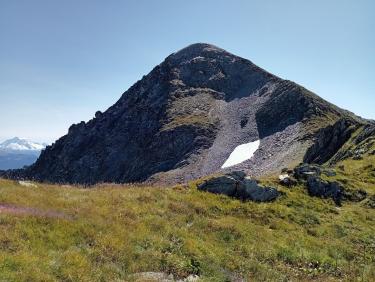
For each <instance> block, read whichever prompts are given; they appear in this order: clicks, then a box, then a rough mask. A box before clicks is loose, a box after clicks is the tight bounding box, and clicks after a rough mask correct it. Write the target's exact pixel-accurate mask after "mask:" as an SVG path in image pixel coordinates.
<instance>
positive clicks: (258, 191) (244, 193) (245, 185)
mask: <svg viewBox="0 0 375 282" xmlns="http://www.w3.org/2000/svg"><path fill="white" fill-rule="evenodd" d="M198 189H199V190H201V191H206V192H210V193H214V194H223V195H227V196H230V197H234V198H237V199H241V200H244V201H246V200H249V201H255V202H271V201H274V200H276V199H277V198H278V197H279V196H280V192H278V191H277V190H276V189H275V188H272V187H263V186H261V185H259V184H258V183H257V181H256V180H254V179H250V178H247V177H246V174H245V173H244V172H240V171H234V172H232V173H228V174H225V175H221V176H217V177H213V178H211V179H209V180H207V181H205V182H204V183H202V184H200V185H199V186H198Z"/></svg>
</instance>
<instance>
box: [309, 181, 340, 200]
mask: <svg viewBox="0 0 375 282" xmlns="http://www.w3.org/2000/svg"><path fill="white" fill-rule="evenodd" d="M307 189H308V192H309V194H310V195H311V196H315V197H321V198H332V199H333V200H334V202H335V203H336V204H337V205H338V206H341V200H342V197H343V191H344V188H343V187H342V186H341V185H340V184H339V183H338V182H329V181H325V180H323V179H321V178H320V177H316V176H310V177H309V178H308V179H307Z"/></svg>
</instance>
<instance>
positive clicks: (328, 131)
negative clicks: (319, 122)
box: [304, 119, 356, 164]
mask: <svg viewBox="0 0 375 282" xmlns="http://www.w3.org/2000/svg"><path fill="white" fill-rule="evenodd" d="M355 129H356V126H355V125H354V122H353V121H351V120H347V119H340V120H339V121H337V122H336V123H335V124H334V125H331V126H328V127H326V128H322V129H321V130H319V131H318V133H317V134H316V137H315V138H316V141H315V144H314V145H313V146H311V147H310V148H309V149H308V150H307V152H306V155H305V157H304V162H306V163H317V164H323V163H325V162H327V161H328V160H329V159H331V158H332V157H333V156H334V155H335V154H336V153H337V151H338V150H339V149H340V148H341V147H342V145H344V144H345V142H346V141H348V140H349V138H350V137H351V135H352V133H353V132H354V131H355Z"/></svg>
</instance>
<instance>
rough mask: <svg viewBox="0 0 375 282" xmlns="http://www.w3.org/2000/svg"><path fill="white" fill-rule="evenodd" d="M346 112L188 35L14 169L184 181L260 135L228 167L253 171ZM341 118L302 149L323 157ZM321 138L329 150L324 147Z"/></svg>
mask: <svg viewBox="0 0 375 282" xmlns="http://www.w3.org/2000/svg"><path fill="white" fill-rule="evenodd" d="M343 117H345V118H347V119H348V120H350V119H351V116H350V115H349V114H348V113H347V112H346V111H343V110H341V109H339V108H337V107H335V106H333V105H331V104H329V103H327V102H325V101H324V100H322V99H321V98H319V97H318V96H316V95H315V94H313V93H311V92H309V91H307V90H306V89H304V88H303V87H301V86H299V85H297V84H295V83H293V82H290V81H285V80H282V79H280V78H278V77H276V76H274V75H272V74H270V73H268V72H266V71H265V70H263V69H261V68H259V67H257V66H256V65H254V64H253V63H252V62H250V61H248V60H245V59H243V58H240V57H237V56H235V55H233V54H230V53H228V52H226V51H225V50H222V49H220V48H218V47H215V46H212V45H209V44H193V45H191V46H188V47H186V48H184V49H182V50H180V51H178V52H176V53H173V54H172V55H170V56H169V57H167V58H166V59H165V60H164V61H163V62H162V63H161V64H160V65H158V66H156V67H155V68H154V69H153V70H152V71H151V72H150V73H149V74H148V75H146V76H144V77H143V78H142V79H141V80H140V81H138V82H136V83H135V84H134V85H133V86H132V87H131V88H130V89H129V90H127V91H126V92H125V93H124V94H123V95H122V97H121V98H120V99H119V101H118V102H117V103H115V104H114V105H113V106H112V107H110V108H109V109H108V110H107V111H105V112H103V113H102V112H97V113H96V114H95V118H93V119H92V120H90V121H89V122H87V123H85V122H81V123H78V124H75V125H72V126H71V127H70V128H69V132H68V134H67V135H65V136H63V137H62V138H60V139H59V140H57V141H56V142H55V143H54V144H53V145H52V146H48V147H47V148H46V149H45V150H44V151H43V153H42V154H41V156H40V157H39V159H38V160H37V162H36V163H35V164H34V165H32V166H31V167H30V168H28V169H26V170H23V171H21V172H17V177H19V176H22V177H24V178H29V179H35V180H38V181H49V182H55V183H56V182H57V183H82V184H94V183H97V182H120V183H124V182H138V181H161V182H163V183H165V182H167V183H177V182H185V181H187V180H190V179H195V178H198V177H202V176H206V175H209V174H212V173H220V172H223V170H222V169H221V166H222V165H223V163H224V162H225V160H226V159H227V158H228V157H229V155H230V154H231V153H232V151H233V150H234V148H236V147H237V146H238V145H241V144H244V143H249V142H253V141H257V140H260V147H259V149H258V150H257V152H256V153H255V154H254V156H253V157H252V158H251V159H250V160H247V161H245V162H243V163H241V164H238V165H236V166H233V167H231V168H229V169H227V170H226V171H228V170H229V171H231V170H239V169H242V170H244V171H246V173H247V174H251V175H253V176H258V175H262V174H265V173H269V172H277V171H279V170H280V168H281V167H285V166H289V165H290V164H291V163H298V162H301V161H302V160H303V157H304V156H305V154H306V150H307V148H308V147H310V146H311V143H312V140H311V138H312V137H311V131H314V132H315V131H317V132H319V129H320V128H323V127H326V124H325V122H328V120H329V121H332V120H339V119H340V118H343ZM317 118H319V122H314V121H315V119H317ZM312 125H313V126H312ZM345 126H346V124H342V125H338V126H337V128H338V129H337V130H336V129H335V128H336V127H334V128H333V130H331V129H330V130H326V131H322V132H321V133H320V135H321V136H322V137H320V139H322V141H321V142H320V143H319V145H316V146H315V147H314V148H313V149H311V150H310V152H309V154H308V155H309V157H308V158H306V159H307V160H308V161H312V162H313V161H316V162H322V161H324V160H325V159H327V158H328V156H329V155H330V154H331V153H333V152H334V151H335V150H336V149H337V148H336V147H337V146H338V145H339V142H340V140H339V139H340V138H341V137H344V139H345V138H347V134H346V133H347V131H346V129H345ZM336 133H337V134H336ZM332 134H333V135H335V136H337V138H336V139H335V140H336V141H335V142H333V141H332V136H331V135H332ZM318 135H319V134H318ZM306 136H307V137H306ZM318 139H319V138H318ZM327 144H328V145H327ZM331 144H332V145H331ZM324 146H328V147H330V148H331V147H332V150H330V151H329V153H328V154H327V153H325V152H323V151H322V148H323V147H324ZM7 175H9V176H10V177H12V175H14V173H13V172H8V173H7Z"/></svg>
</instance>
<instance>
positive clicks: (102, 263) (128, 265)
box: [0, 180, 375, 281]
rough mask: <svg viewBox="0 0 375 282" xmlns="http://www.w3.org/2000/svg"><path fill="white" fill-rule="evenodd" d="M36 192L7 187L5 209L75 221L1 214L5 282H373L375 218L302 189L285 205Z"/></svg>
mask: <svg viewBox="0 0 375 282" xmlns="http://www.w3.org/2000/svg"><path fill="white" fill-rule="evenodd" d="M269 181H272V180H269ZM37 185H38V187H24V186H20V185H19V184H18V183H17V182H12V181H8V180H0V204H5V203H6V204H12V205H14V206H17V207H32V208H35V209H40V210H43V211H51V210H53V211H58V212H62V213H64V214H66V216H67V217H66V218H65V219H64V218H48V217H43V216H35V215H25V214H19V215H16V214H9V213H0V230H1V232H0V281H131V274H133V273H137V272H145V271H163V272H167V273H173V274H174V275H175V277H186V276H188V275H189V274H198V275H200V276H201V278H202V280H203V281H230V280H229V278H230V277H232V276H233V275H239V276H242V277H244V278H247V279H249V280H250V281H254V280H255V281H287V280H294V281H311V280H318V281H342V280H344V281H345V280H346V281H374V280H375V265H374V262H375V258H374V256H375V249H374V246H375V211H374V209H369V208H366V207H365V206H364V205H363V204H362V203H355V204H354V203H345V204H344V205H343V207H341V208H336V207H335V205H334V204H333V202H332V201H330V200H322V199H318V198H311V197H309V196H308V195H307V194H306V191H305V189H304V188H303V187H296V188H293V189H285V188H281V187H279V189H280V190H283V191H284V192H285V195H284V196H283V197H282V198H280V199H279V200H277V201H276V202H274V203H268V204H264V203H263V204H258V203H253V202H241V201H238V200H233V199H230V198H228V197H225V196H218V195H213V194H209V193H204V192H200V191H198V190H197V189H196V187H195V184H194V183H190V185H189V186H188V187H187V186H186V187H183V186H180V187H169V188H157V187H141V186H115V185H99V186H96V187H94V188H92V189H83V188H80V187H64V186H53V185H44V184H37ZM370 188H371V187H370ZM370 188H368V189H370ZM374 190H375V189H373V192H375V191H374Z"/></svg>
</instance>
